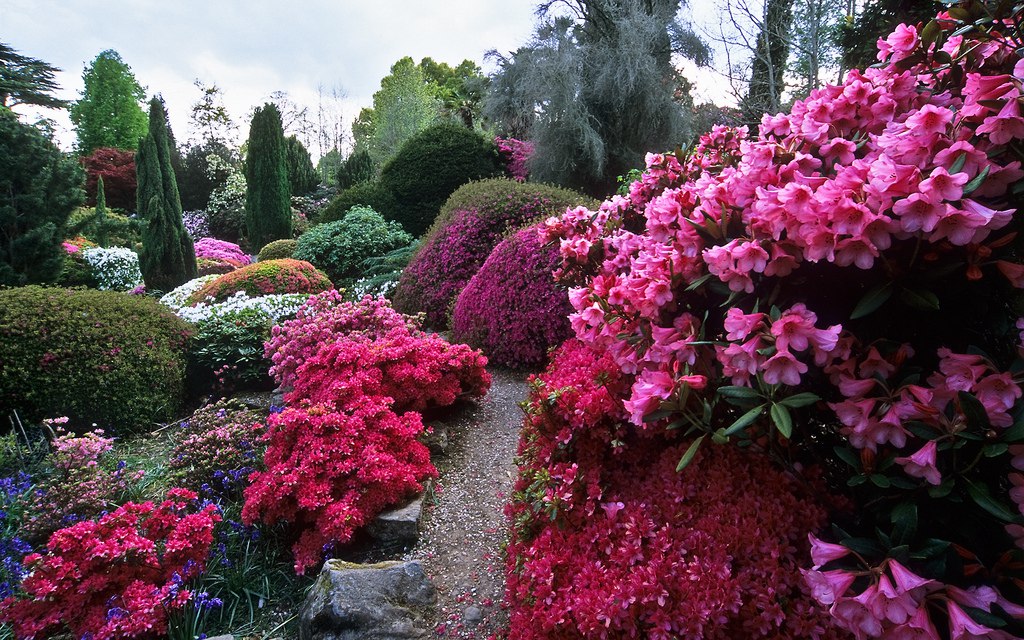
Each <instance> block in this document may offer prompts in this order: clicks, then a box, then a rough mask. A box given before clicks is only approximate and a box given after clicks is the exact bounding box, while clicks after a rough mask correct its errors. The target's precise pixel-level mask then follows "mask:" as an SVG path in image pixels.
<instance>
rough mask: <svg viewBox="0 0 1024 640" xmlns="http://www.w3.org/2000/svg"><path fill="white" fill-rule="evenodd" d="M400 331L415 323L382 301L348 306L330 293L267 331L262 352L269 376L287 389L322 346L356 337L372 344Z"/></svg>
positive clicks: (367, 299) (366, 300)
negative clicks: (268, 337) (269, 364)
mask: <svg viewBox="0 0 1024 640" xmlns="http://www.w3.org/2000/svg"><path fill="white" fill-rule="evenodd" d="M401 327H405V328H407V329H409V330H410V331H415V330H417V329H418V328H419V322H418V320H417V319H416V318H413V317H409V316H405V315H402V314H400V313H398V312H397V311H395V310H394V309H392V308H391V305H390V304H389V303H388V301H387V300H385V299H384V298H374V297H371V296H364V297H363V298H362V299H361V300H358V301H356V302H351V301H346V300H345V299H344V298H343V297H342V295H341V293H340V292H338V291H337V290H334V289H332V290H330V291H325V292H323V293H320V294H318V295H315V296H310V298H309V300H307V301H306V302H305V303H304V304H303V305H302V306H301V307H299V310H298V311H297V312H296V313H295V318H293V319H291V320H286V321H285V322H283V323H281V324H279V325H275V326H274V328H273V329H272V330H271V338H270V340H269V341H268V342H267V343H266V349H265V352H264V353H265V355H266V357H267V358H268V359H269V360H270V361H271V362H272V363H273V366H272V367H271V368H270V375H272V376H273V377H274V379H275V380H276V381H277V383H278V384H279V385H281V386H282V387H284V388H286V389H287V388H290V387H291V386H292V385H293V384H294V383H295V378H296V374H297V372H298V370H299V367H300V366H302V364H303V363H304V362H305V361H306V360H308V359H309V358H312V357H313V356H315V355H316V352H317V351H319V350H320V347H322V346H324V345H325V344H327V343H329V342H333V341H335V340H337V339H338V338H340V337H341V336H350V335H357V334H358V335H364V336H366V337H367V338H369V339H371V340H373V339H375V338H378V337H380V336H383V335H385V334H386V333H388V332H389V331H391V330H392V329H397V328H401Z"/></svg>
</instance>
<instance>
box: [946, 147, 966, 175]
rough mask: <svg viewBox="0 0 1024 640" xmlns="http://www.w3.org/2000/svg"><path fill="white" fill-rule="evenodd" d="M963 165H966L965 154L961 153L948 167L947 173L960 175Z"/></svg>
mask: <svg viewBox="0 0 1024 640" xmlns="http://www.w3.org/2000/svg"><path fill="white" fill-rule="evenodd" d="M965 164H967V152H966V151H961V152H960V155H958V156H957V157H956V160H954V161H953V164H952V165H951V166H950V167H949V173H950V174H954V173H960V172H961V171H963V168H964V165H965Z"/></svg>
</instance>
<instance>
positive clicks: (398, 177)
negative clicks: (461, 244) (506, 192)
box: [380, 123, 502, 236]
mask: <svg viewBox="0 0 1024 640" xmlns="http://www.w3.org/2000/svg"><path fill="white" fill-rule="evenodd" d="M501 173H502V164H501V162H500V160H499V156H498V150H497V147H496V146H495V145H494V142H493V141H492V140H488V139H486V138H484V137H483V136H481V135H479V134H477V133H474V132H473V131H470V130H469V129H467V128H465V127H463V126H460V125H456V124H450V123H449V124H440V125H436V126H433V127H429V128H427V129H424V130H423V131H421V132H420V133H418V134H416V135H415V136H413V137H412V138H410V139H409V141H408V142H406V143H405V144H404V145H402V148H401V149H399V151H398V153H397V154H396V155H395V157H394V158H392V159H391V160H389V161H388V163H387V164H385V165H384V168H383V169H381V172H380V186H381V187H382V188H384V189H385V190H387V191H388V192H390V193H391V195H392V197H394V199H395V205H394V209H392V210H386V209H382V210H381V212H382V213H383V214H384V216H385V217H387V218H389V219H393V220H397V221H398V222H399V223H401V225H402V226H403V227H405V230H406V231H408V232H409V233H411V234H413V235H414V236H419V235H420V234H422V233H423V232H424V231H426V230H427V229H428V228H429V227H430V225H431V223H432V222H433V221H434V218H436V217H437V212H438V209H440V208H441V205H443V204H444V202H445V200H447V199H448V196H450V195H451V194H452V192H453V191H455V190H456V189H458V188H459V187H460V186H461V185H463V184H466V183H467V182H469V181H471V180H479V179H480V178H488V177H491V176H496V175H501Z"/></svg>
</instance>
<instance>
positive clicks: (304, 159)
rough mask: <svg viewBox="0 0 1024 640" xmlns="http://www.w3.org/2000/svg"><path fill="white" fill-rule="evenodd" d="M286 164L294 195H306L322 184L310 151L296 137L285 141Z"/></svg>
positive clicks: (289, 137) (290, 137) (289, 182)
mask: <svg viewBox="0 0 1024 640" xmlns="http://www.w3.org/2000/svg"><path fill="white" fill-rule="evenodd" d="M285 164H286V165H287V170H288V185H289V187H290V189H291V194H292V195H295V196H303V195H306V194H307V193H309V192H310V191H312V190H313V189H316V186H317V185H318V184H320V175H319V174H318V173H317V171H316V167H314V166H313V160H312V159H310V157H309V151H307V150H306V147H305V146H304V145H303V144H302V142H301V141H299V139H298V137H296V136H288V137H287V138H286V139H285Z"/></svg>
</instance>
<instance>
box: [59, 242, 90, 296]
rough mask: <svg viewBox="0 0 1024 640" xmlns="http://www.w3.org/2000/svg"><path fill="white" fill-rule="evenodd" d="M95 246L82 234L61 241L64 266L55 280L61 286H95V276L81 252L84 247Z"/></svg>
mask: <svg viewBox="0 0 1024 640" xmlns="http://www.w3.org/2000/svg"><path fill="white" fill-rule="evenodd" d="M95 246H96V243H95V242H93V241H91V240H88V239H86V238H84V237H82V236H76V237H75V238H72V239H70V240H65V241H64V242H62V243H61V247H63V249H64V268H63V269H62V270H61V273H60V278H59V279H58V280H57V284H58V285H60V286H62V287H79V286H82V287H93V288H95V287H96V285H97V283H96V276H95V275H94V274H93V272H92V267H91V266H89V263H88V262H86V261H85V256H84V254H83V251H84V250H85V249H88V248H90V247H95Z"/></svg>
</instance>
